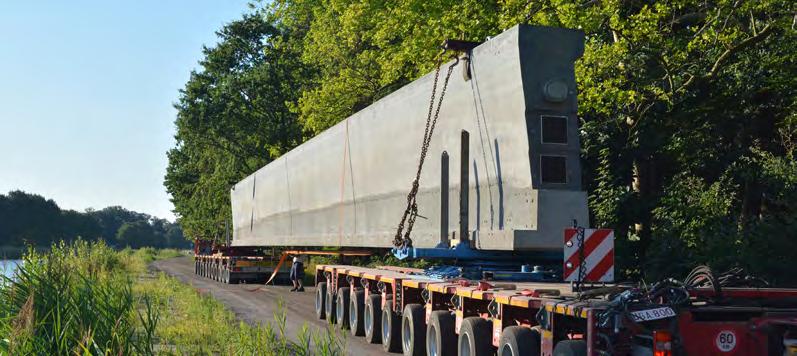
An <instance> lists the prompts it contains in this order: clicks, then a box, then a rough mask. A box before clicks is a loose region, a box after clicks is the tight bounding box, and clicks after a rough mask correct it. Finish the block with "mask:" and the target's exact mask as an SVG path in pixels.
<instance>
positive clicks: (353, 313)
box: [349, 289, 365, 336]
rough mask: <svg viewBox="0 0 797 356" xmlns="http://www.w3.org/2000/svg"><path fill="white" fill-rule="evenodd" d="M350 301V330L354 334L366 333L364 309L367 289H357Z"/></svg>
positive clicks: (361, 334)
mask: <svg viewBox="0 0 797 356" xmlns="http://www.w3.org/2000/svg"><path fill="white" fill-rule="evenodd" d="M352 297H353V298H351V300H350V301H349V330H351V335H352V336H363V335H365V327H364V326H363V314H364V313H365V312H364V311H363V309H364V308H365V291H364V290H362V289H357V290H355V291H354V294H353V295H352Z"/></svg>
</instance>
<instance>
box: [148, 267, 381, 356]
mask: <svg viewBox="0 0 797 356" xmlns="http://www.w3.org/2000/svg"><path fill="white" fill-rule="evenodd" d="M152 267H153V268H155V269H157V270H160V271H163V272H165V273H167V274H169V275H172V276H174V277H176V278H177V279H179V280H180V281H182V282H184V283H187V284H190V285H192V286H193V287H194V288H196V289H197V290H198V291H200V293H208V294H210V295H212V296H213V297H214V298H216V299H217V300H219V301H220V302H222V303H223V304H224V305H226V306H227V308H229V309H230V310H231V311H232V312H233V313H235V315H236V316H238V318H240V319H241V320H244V321H246V322H248V323H250V324H253V325H254V324H255V323H258V322H260V323H266V322H272V323H273V321H274V314H275V313H276V312H277V310H278V309H277V302H278V301H279V300H283V301H284V305H285V309H286V312H287V323H286V326H285V329H286V334H288V335H291V336H292V337H293V338H294V340H295V335H297V334H298V333H299V331H300V330H301V329H302V326H303V325H304V324H305V323H306V324H307V325H308V326H310V327H312V328H315V330H318V331H320V330H323V329H324V328H326V326H327V322H326V321H325V320H318V319H316V317H315V309H314V308H315V307H314V305H315V302H314V297H315V288H313V287H308V288H305V289H306V291H305V292H303V293H291V292H290V287H288V286H262V285H252V284H248V285H247V284H221V283H219V282H215V281H212V280H210V279H207V278H202V277H199V276H197V275H195V274H194V261H193V259H191V258H190V257H178V258H173V259H168V260H162V261H156V262H153V264H152ZM258 287H259V288H258ZM253 290H254V291H253ZM345 332H346V351H347V353H348V354H349V355H387V354H386V353H384V351H382V345H380V344H376V345H373V344H368V343H367V342H366V341H365V339H364V338H362V337H353V336H351V334H349V331H348V330H346V331H345Z"/></svg>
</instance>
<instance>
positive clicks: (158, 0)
mask: <svg viewBox="0 0 797 356" xmlns="http://www.w3.org/2000/svg"><path fill="white" fill-rule="evenodd" d="M246 10H247V1H238V0H192V1H189V0H179V1H178V0H146V1H144V0H136V1H126V2H123V1H107V0H105V1H99V0H97V1H88V0H78V1H60V0H59V1H55V0H53V1H2V2H0V194H5V193H7V192H8V191H10V190H14V189H21V190H25V191H28V192H31V193H37V194H40V195H43V196H45V197H47V198H52V199H54V200H55V201H56V202H57V203H58V204H59V205H60V206H61V207H62V208H68V209H75V210H79V211H83V210H85V209H86V208H90V207H91V208H95V209H99V208H103V207H106V206H109V205H121V206H124V207H126V208H128V209H132V210H136V211H140V212H145V213H148V214H152V215H156V216H159V217H163V218H168V219H170V220H171V219H173V218H174V216H173V214H172V212H171V210H172V205H171V202H169V196H168V194H167V193H166V190H165V188H164V187H163V176H164V173H165V169H166V163H167V159H166V151H167V150H168V149H169V148H171V147H172V146H173V145H174V138H173V135H174V124H173V123H174V117H175V110H174V108H172V103H174V102H175V101H176V100H177V96H178V90H179V89H180V88H182V87H183V85H184V84H185V82H186V81H187V80H188V77H189V74H190V72H191V70H192V69H194V68H196V67H197V61H198V60H199V59H200V58H201V55H202V52H201V49H202V45H203V44H207V45H212V44H214V43H216V37H215V34H214V31H216V30H218V29H219V28H220V27H221V26H222V25H223V24H225V23H227V22H229V21H231V20H234V19H236V18H238V17H240V15H241V14H242V13H243V12H245V11H246Z"/></svg>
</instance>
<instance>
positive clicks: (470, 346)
mask: <svg viewBox="0 0 797 356" xmlns="http://www.w3.org/2000/svg"><path fill="white" fill-rule="evenodd" d="M492 337H493V328H492V325H491V324H490V322H489V321H487V320H486V319H483V318H480V317H478V316H471V317H467V318H465V320H462V325H461V326H460V327H459V339H458V340H457V354H458V355H463V354H465V353H467V354H468V355H471V356H492V355H494V354H495V347H493V342H492ZM466 348H467V350H466Z"/></svg>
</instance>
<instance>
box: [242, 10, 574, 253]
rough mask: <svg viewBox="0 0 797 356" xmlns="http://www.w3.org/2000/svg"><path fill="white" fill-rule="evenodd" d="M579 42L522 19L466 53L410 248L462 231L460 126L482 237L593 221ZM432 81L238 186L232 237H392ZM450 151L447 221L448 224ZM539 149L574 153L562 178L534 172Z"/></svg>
mask: <svg viewBox="0 0 797 356" xmlns="http://www.w3.org/2000/svg"><path fill="white" fill-rule="evenodd" d="M582 53H583V34H582V33H581V32H580V31H574V30H566V29H556V28H547V27H535V26H516V27H513V28H511V29H509V30H507V31H505V32H504V33H501V34H500V35H498V36H496V37H494V38H492V39H490V40H489V41H487V42H485V43H483V44H481V45H479V46H478V47H476V48H475V49H473V51H472V53H471V55H470V61H469V62H460V65H463V64H464V63H469V65H470V73H471V79H470V80H466V79H465V78H463V77H462V76H459V75H453V76H452V77H451V81H450V83H449V87H448V90H447V94H446V97H445V100H444V102H443V104H442V108H441V111H440V119H439V122H438V124H437V129H436V131H435V133H434V136H433V138H432V140H431V144H430V146H429V155H428V156H427V159H426V163H425V165H424V168H423V174H422V175H421V181H420V191H419V193H418V197H417V201H418V206H419V212H420V214H421V215H422V216H424V217H425V218H418V219H417V221H416V223H415V228H414V229H413V234H412V238H413V242H414V246H416V247H434V246H436V245H438V244H439V243H440V242H441V241H445V240H446V239H445V237H442V236H440V235H441V231H449V234H450V235H455V236H448V238H452V237H455V238H459V235H460V233H459V232H458V231H457V230H458V226H459V220H460V219H459V211H458V209H457V208H456V207H457V206H458V205H459V189H460V187H459V186H460V184H459V182H460V167H459V160H460V157H459V154H460V133H461V131H462V130H467V131H468V132H469V133H470V140H469V143H470V159H469V161H470V167H469V168H470V169H469V177H468V181H469V182H470V184H469V204H468V207H469V209H468V210H469V214H468V216H469V220H470V223H469V227H470V230H471V231H470V232H469V235H470V236H471V237H472V243H473V245H474V247H476V248H478V249H485V250H527V251H528V250H555V249H561V244H562V233H563V229H564V228H565V227H568V226H571V225H572V223H573V220H578V222H579V223H580V224H581V225H584V226H588V224H589V222H588V221H587V219H588V214H587V201H586V194H585V193H584V192H583V191H581V184H580V181H581V171H580V164H579V150H580V147H579V139H578V121H577V118H576V109H577V106H576V84H575V77H574V61H575V60H577V59H578V58H579V57H580V56H581V54H582ZM449 64H450V63H449ZM446 65H448V64H446ZM443 71H444V70H443ZM432 80H433V74H428V75H426V76H424V77H422V78H420V79H418V80H416V81H414V82H412V83H410V84H408V85H407V86H405V87H403V88H401V89H399V90H397V91H395V92H394V93H392V94H390V95H388V96H387V97H385V98H382V99H381V100H379V101H377V102H375V103H373V104H372V105H370V106H369V107H367V108H365V109H363V110H362V111H360V112H357V113H355V114H354V115H352V116H351V117H349V118H347V119H346V120H344V121H342V122H340V123H339V124H337V125H335V126H334V127H332V128H330V129H328V130H326V131H324V132H323V133H321V134H319V135H318V136H316V137H314V138H313V139H311V140H309V141H307V142H305V143H304V144H302V145H301V146H299V147H296V148H295V149H293V150H292V151H290V152H288V153H287V154H285V155H283V156H282V157H280V158H279V159H277V160H275V161H273V162H271V163H270V164H268V165H266V166H265V167H263V168H261V169H260V170H258V171H257V172H255V173H254V174H252V175H250V176H249V177H247V178H245V179H244V180H242V181H241V182H239V183H238V184H236V185H235V186H234V187H233V189H232V190H231V198H232V212H233V245H237V246H244V245H255V246H349V247H392V244H391V242H392V239H393V236H394V235H395V232H396V228H397V225H398V222H399V219H400V218H401V214H402V212H403V211H404V209H405V207H406V196H407V192H408V191H409V189H410V185H411V182H412V180H413V178H414V175H415V171H416V169H417V165H418V158H419V154H420V148H421V139H422V137H423V131H424V125H425V118H426V112H427V110H428V105H429V95H430V92H431V85H432ZM441 82H442V80H441ZM542 116H555V117H561V118H563V119H562V120H564V122H566V123H567V125H566V131H564V132H565V134H564V135H559V137H558V138H556V142H558V143H543V142H542V136H541V135H542V127H541V120H542V119H541V117H542ZM562 141H565V142H564V143H563V142H562ZM444 151H445V152H447V153H448V156H449V161H450V164H449V165H448V167H449V172H448V173H449V194H448V195H447V196H448V199H449V202H448V206H449V209H448V219H447V221H448V229H441V223H440V222H441V216H440V215H441V196H443V194H441V162H442V159H441V154H442V153H443V152H444ZM541 157H560V158H559V159H557V160H558V161H557V162H559V163H557V164H560V163H561V162H565V163H566V167H565V169H564V170H562V171H561V172H560V174H558V175H557V174H554V175H553V177H554V178H555V179H554V180H556V179H561V181H560V182H559V183H551V182H550V181H551V180H552V178H550V177H551V176H550V175H549V176H548V178H545V177H543V175H541V174H540V167H541V166H542V165H543V162H541ZM555 165H556V164H555ZM546 167H547V166H546ZM546 169H547V168H546ZM551 171H553V168H552V169H551ZM443 220H445V219H443Z"/></svg>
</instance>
